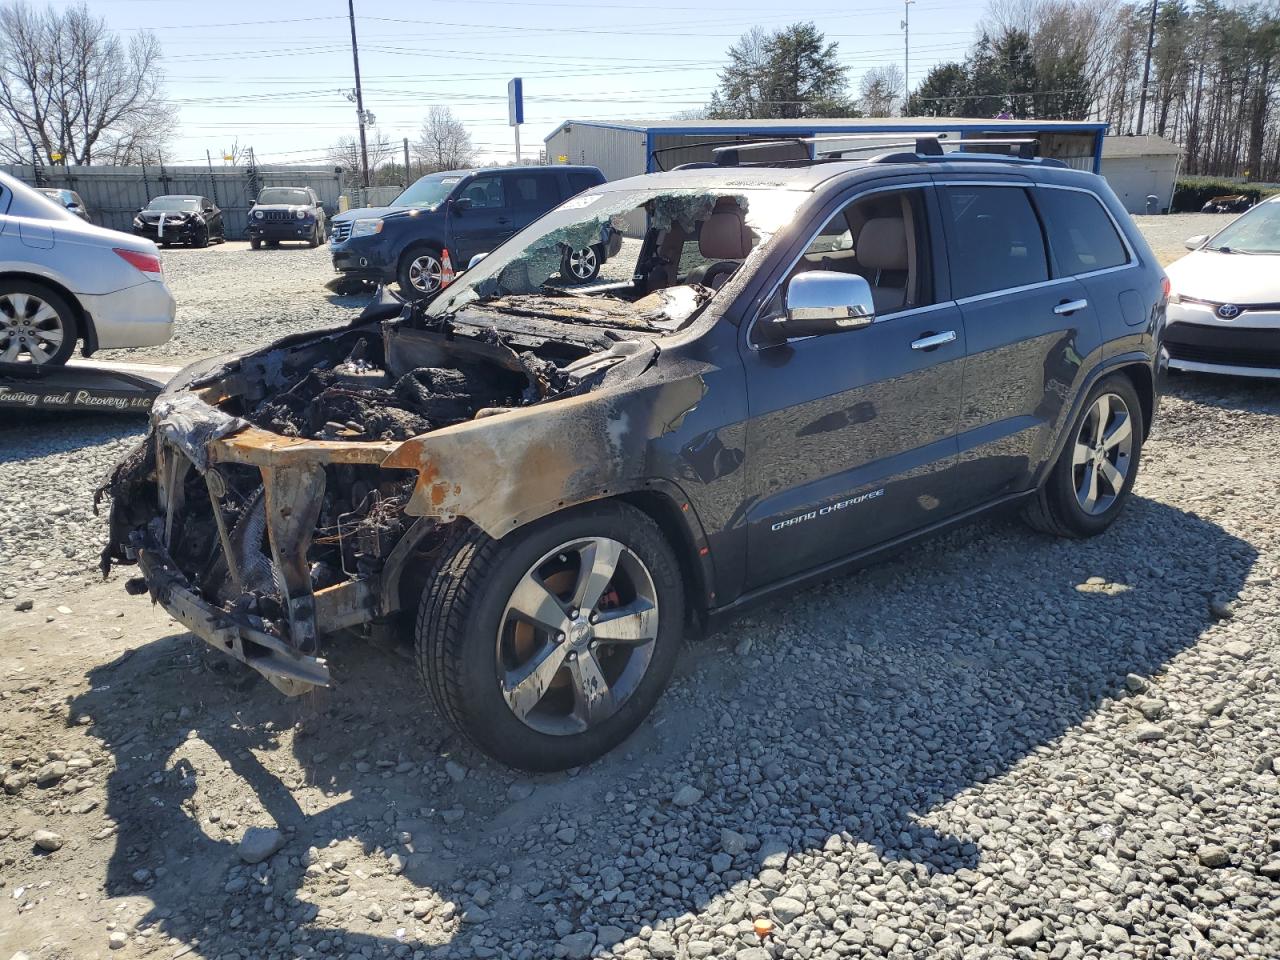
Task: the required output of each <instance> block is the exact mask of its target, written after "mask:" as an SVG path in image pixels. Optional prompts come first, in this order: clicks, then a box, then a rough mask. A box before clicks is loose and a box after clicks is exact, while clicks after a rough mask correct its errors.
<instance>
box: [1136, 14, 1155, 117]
mask: <svg viewBox="0 0 1280 960" xmlns="http://www.w3.org/2000/svg"><path fill="white" fill-rule="evenodd" d="M1159 7H1160V0H1151V26H1150V27H1149V28H1148V30H1147V60H1146V63H1144V64H1143V65H1142V96H1141V97H1139V98H1138V129H1137V130H1135V131H1134V133H1136V134H1138V135H1139V136H1141V135H1142V127H1143V124H1144V122H1145V121H1146V119H1147V84H1148V83H1149V82H1150V80H1151V50H1152V48H1153V47H1154V46H1155V43H1156V11H1157V10H1158V9H1159Z"/></svg>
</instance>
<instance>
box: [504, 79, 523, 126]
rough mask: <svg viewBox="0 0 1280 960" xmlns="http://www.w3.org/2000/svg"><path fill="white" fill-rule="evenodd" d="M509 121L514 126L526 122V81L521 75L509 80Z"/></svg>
mask: <svg viewBox="0 0 1280 960" xmlns="http://www.w3.org/2000/svg"><path fill="white" fill-rule="evenodd" d="M507 123H508V124H509V125H510V126H513V127H518V126H520V124H522V123H524V81H523V80H521V79H520V78H519V77H512V78H511V79H510V80H508V81H507Z"/></svg>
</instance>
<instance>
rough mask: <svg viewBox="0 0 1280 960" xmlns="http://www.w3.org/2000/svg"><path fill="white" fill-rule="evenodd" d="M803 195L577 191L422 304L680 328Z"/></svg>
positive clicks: (727, 190)
mask: <svg viewBox="0 0 1280 960" xmlns="http://www.w3.org/2000/svg"><path fill="white" fill-rule="evenodd" d="M805 196H806V194H804V193H800V192H796V191H787V190H761V189H736V188H733V187H729V186H725V187H723V188H716V189H699V188H671V189H667V190H652V189H650V190H621V191H611V192H608V191H606V192H600V193H585V194H581V195H579V196H577V197H574V198H573V199H572V200H569V201H568V202H566V203H564V204H562V205H561V206H560V207H558V208H556V209H555V210H553V211H552V212H551V213H549V214H547V215H546V216H545V217H543V218H542V219H541V220H538V221H537V222H535V223H534V224H533V225H532V226H530V227H528V228H526V229H525V230H524V231H522V232H521V233H518V234H517V235H516V236H515V237H513V238H512V239H511V240H509V241H507V242H506V243H504V244H502V245H501V246H500V247H499V248H498V249H497V250H495V251H494V252H493V253H491V254H490V255H489V256H487V257H486V258H485V259H484V260H482V261H481V262H480V263H478V264H477V265H476V266H475V267H473V268H471V269H470V270H467V271H466V272H465V273H463V274H462V275H461V276H460V277H459V278H458V280H457V282H456V283H455V284H454V285H453V287H451V288H450V289H448V290H446V291H445V292H444V293H443V294H441V295H440V296H439V297H437V298H436V300H435V301H433V302H432V303H431V305H430V306H429V307H428V308H427V315H428V316H434V317H443V316H446V315H449V314H452V313H455V312H456V311H458V310H459V309H462V308H463V307H468V306H471V307H481V308H483V309H485V310H495V311H501V312H503V313H508V314H517V315H530V316H539V317H551V318H553V319H562V320H565V321H568V322H578V323H585V324H588V325H603V326H610V327H637V328H642V329H643V328H650V329H678V328H679V327H680V326H681V325H683V323H684V322H686V321H687V320H688V319H689V318H691V317H692V316H693V315H694V314H696V313H697V312H698V311H699V310H700V309H701V308H702V307H703V306H704V305H705V304H706V303H707V302H708V301H709V300H710V299H711V298H712V297H713V296H714V295H715V293H716V291H718V290H719V289H720V288H721V287H723V286H724V285H725V284H726V283H727V282H728V281H729V279H730V278H731V277H732V276H733V274H734V273H735V271H736V270H737V269H738V267H739V266H740V265H741V263H742V261H743V260H745V259H746V258H747V256H748V255H750V253H751V251H752V250H754V249H755V248H757V247H759V246H760V245H761V244H763V243H766V242H767V241H769V240H770V239H771V238H772V237H773V235H774V234H775V233H776V232H777V231H778V229H779V228H780V227H782V226H784V225H785V224H786V223H788V222H789V221H790V220H791V218H792V217H793V216H794V215H795V212H796V209H797V208H798V207H799V205H800V203H801V202H802V201H803V200H804V198H805Z"/></svg>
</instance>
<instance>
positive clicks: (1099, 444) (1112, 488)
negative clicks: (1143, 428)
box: [1071, 393, 1133, 517]
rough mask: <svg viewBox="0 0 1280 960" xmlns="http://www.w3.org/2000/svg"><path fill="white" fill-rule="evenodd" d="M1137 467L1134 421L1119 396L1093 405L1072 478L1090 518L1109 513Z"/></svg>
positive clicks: (1082, 427)
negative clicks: (1135, 462)
mask: <svg viewBox="0 0 1280 960" xmlns="http://www.w3.org/2000/svg"><path fill="white" fill-rule="evenodd" d="M1132 463H1133V417H1132V416H1130V414H1129V406H1128V404H1126V403H1125V402H1124V399H1123V398H1122V397H1120V396H1119V395H1118V394H1114V393H1104V394H1102V395H1101V396H1100V397H1098V399H1096V400H1095V401H1094V402H1093V406H1091V407H1090V408H1089V412H1088V413H1087V414H1086V415H1085V418H1084V420H1083V422H1082V423H1081V424H1080V430H1079V432H1078V433H1077V434H1076V440H1075V447H1074V449H1073V450H1072V454H1071V474H1072V481H1073V485H1074V487H1075V491H1076V502H1077V503H1079V505H1080V509H1082V510H1083V511H1084V512H1085V513H1087V514H1089V515H1090V516H1095V517H1096V516H1098V515H1100V514H1103V513H1106V512H1107V511H1108V510H1110V509H1111V506H1112V505H1113V504H1114V503H1115V502H1116V500H1117V499H1118V498H1119V497H1120V493H1121V491H1122V490H1123V489H1124V484H1125V480H1127V479H1128V476H1129V470H1130V467H1131V465H1132Z"/></svg>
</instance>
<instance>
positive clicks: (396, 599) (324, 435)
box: [99, 312, 646, 693]
mask: <svg viewBox="0 0 1280 960" xmlns="http://www.w3.org/2000/svg"><path fill="white" fill-rule="evenodd" d="M406 315H407V312H406ZM518 339H519V338H516V339H515V340H513V339H512V338H510V337H500V336H499V335H498V334H497V333H496V332H495V331H492V330H489V331H485V330H484V329H477V330H474V331H472V332H471V334H469V335H468V334H463V333H460V332H458V331H456V330H453V329H451V328H450V329H436V330H431V329H423V328H420V327H415V326H413V325H411V324H410V323H409V322H407V321H406V320H403V319H394V320H389V321H385V322H365V323H361V324H357V325H354V326H352V327H350V328H347V329H343V330H338V331H331V332H327V333H321V334H310V335H304V336H300V337H293V338H290V339H287V340H284V341H281V342H279V343H277V344H275V345H273V346H271V347H269V348H267V349H265V350H261V351H257V352H255V353H250V354H246V355H244V356H241V357H237V358H233V359H230V360H222V361H211V362H207V363H205V364H201V365H197V366H195V367H193V368H188V370H187V371H184V373H183V374H182V375H180V377H179V378H178V380H177V381H175V382H174V383H173V384H171V385H170V387H169V388H168V389H167V390H166V392H165V393H164V394H163V395H162V396H161V397H160V398H159V400H157V402H156V404H155V407H154V409H153V412H152V419H151V430H150V432H149V434H148V436H147V437H146V439H145V440H144V441H143V443H142V444H141V445H140V446H139V447H138V448H137V449H135V450H134V451H133V452H132V453H131V454H130V455H129V456H127V457H126V458H125V459H124V460H123V461H122V462H121V463H120V464H118V465H117V467H116V468H115V469H114V471H113V472H112V474H111V475H110V476H109V477H108V478H107V480H106V482H105V483H104V485H103V487H102V489H101V490H100V492H99V496H100V497H102V496H106V497H108V498H110V500H111V515H110V533H109V538H108V543H107V545H106V547H105V549H104V551H103V569H104V573H105V572H106V571H107V570H109V569H110V567H111V566H112V565H113V564H133V563H136V564H137V565H138V566H139V568H140V571H141V574H142V578H143V580H145V587H144V586H143V583H142V582H140V581H138V580H134V581H130V587H131V589H132V590H133V592H139V593H140V592H143V591H144V590H145V591H147V592H149V593H150V595H151V597H152V599H153V600H154V601H155V602H158V603H160V604H161V605H162V606H164V608H165V609H166V610H167V611H168V612H169V613H170V614H171V615H172V616H174V617H175V618H176V619H177V620H179V621H180V622H181V623H182V624H184V625H185V626H186V627H187V628H188V629H190V630H191V631H192V632H193V633H194V634H196V635H197V636H199V637H201V638H202V639H204V640H205V641H206V642H208V643H209V644H211V645H212V646H214V647H216V648H218V649H219V650H221V651H222V652H224V653H226V654H228V655H230V656H232V657H234V658H235V659H237V660H240V661H242V662H244V663H246V664H248V665H249V666H251V667H253V668H254V669H255V670H257V671H259V672H260V673H262V674H263V675H265V676H266V677H267V678H268V679H269V680H270V681H271V682H272V683H273V684H275V685H276V686H277V687H279V688H280V689H281V690H283V691H284V692H286V693H300V692H303V691H305V690H308V689H310V688H312V687H313V686H324V685H328V683H329V680H330V677H329V670H328V667H327V665H326V662H325V660H324V658H323V657H322V656H321V648H322V644H321V641H322V639H323V638H324V637H325V635H327V634H332V633H334V632H336V631H340V630H343V629H346V628H367V627H368V626H369V625H370V624H374V623H376V622H379V621H380V620H382V619H383V618H390V617H392V616H393V615H394V614H396V613H397V612H398V611H400V610H401V609H404V608H406V607H408V606H409V605H410V604H413V603H415V602H416V599H417V595H418V593H419V592H420V591H421V589H422V577H424V576H425V575H426V571H427V570H429V569H430V566H431V554H432V553H433V551H435V550H436V549H438V547H439V546H440V544H441V543H442V542H443V541H444V539H445V538H446V536H447V534H448V532H449V531H450V529H451V528H452V527H453V525H454V524H455V523H457V522H467V523H470V522H476V521H474V520H473V519H472V518H471V517H470V514H471V513H474V514H476V515H477V516H479V517H480V518H481V519H480V521H479V525H480V526H482V527H484V526H485V519H484V518H485V517H486V514H485V510H484V509H482V508H481V507H480V506H479V505H480V504H481V503H493V504H494V505H495V507H496V508H497V509H501V510H507V509H509V506H508V505H507V504H504V503H501V498H500V497H499V498H498V499H497V500H495V499H494V498H493V497H492V496H490V493H491V492H494V491H493V490H492V484H493V478H492V477H490V476H484V475H483V474H484V473H485V472H486V471H487V472H490V473H492V472H494V470H495V464H494V462H493V460H492V459H491V458H484V457H481V458H478V459H476V460H475V462H474V465H472V464H471V463H470V462H469V461H468V460H467V459H466V458H459V457H457V456H456V453H455V451H456V450H458V449H468V448H469V447H470V446H472V445H474V446H475V447H476V448H477V449H481V450H501V449H504V448H506V449H512V448H513V447H514V446H515V445H516V444H520V445H521V451H515V450H512V457H513V462H514V463H516V465H517V466H518V461H519V458H520V457H521V456H531V455H534V454H532V453H530V451H529V444H532V445H533V446H538V436H539V434H540V433H541V435H543V436H544V437H546V438H551V439H548V442H547V443H544V444H543V447H542V449H543V450H544V452H545V447H546V446H547V445H548V444H549V446H550V447H551V448H554V447H555V441H554V439H553V438H554V436H555V435H556V434H557V432H558V431H559V430H560V427H559V426H555V425H548V426H544V427H536V426H535V427H534V428H530V427H529V422H530V421H529V420H527V419H525V418H526V417H529V416H531V415H532V416H533V418H534V419H533V421H532V422H533V423H534V424H537V423H538V422H539V419H538V417H537V415H538V414H539V413H540V411H545V410H547V409H550V408H551V407H553V406H558V405H559V404H561V403H564V402H569V401H571V400H572V399H573V398H574V397H575V396H576V397H579V398H581V399H585V398H586V394H587V393H589V392H590V391H592V390H593V389H595V388H597V387H599V386H600V385H601V384H602V383H603V382H605V381H606V380H607V379H610V378H611V377H612V375H613V374H614V373H615V372H616V371H617V370H618V369H619V368H620V367H627V366H631V367H635V366H636V364H635V359H636V357H635V354H636V352H637V351H636V350H635V349H634V348H637V347H643V346H646V345H641V344H638V343H630V344H626V345H625V348H624V345H619V344H617V343H612V344H611V343H610V341H609V340H608V339H602V340H601V341H600V342H599V343H591V342H586V343H581V342H579V343H575V342H572V341H570V340H568V339H565V340H556V339H553V338H541V339H540V338H529V339H527V340H526V341H525V342H524V343H520V342H516V341H518ZM641 352H644V351H643V350H642V351H641ZM628 361H630V362H628ZM522 415H523V416H522ZM510 421H518V422H517V423H510ZM521 424H523V426H522V425H521ZM450 434H456V435H457V436H454V437H453V438H452V439H450V436H449V435H450ZM435 437H440V438H441V439H442V442H443V444H444V445H443V447H442V449H441V451H440V456H439V457H433V456H432V451H431V447H432V442H433V438H435ZM459 445H460V446H459ZM578 449H583V448H581V447H579V448H578ZM551 455H552V456H554V450H553V452H552V454H551ZM580 467H581V465H580V464H579V465H578V466H575V467H573V468H572V469H570V470H568V471H566V472H565V474H564V477H563V478H562V479H563V480H564V483H562V484H561V486H560V487H558V488H555V489H552V490H551V491H550V495H552V496H564V495H567V494H566V493H565V486H566V484H567V485H568V486H572V484H571V483H570V482H569V478H570V477H571V476H572V475H578V474H580V473H581V470H580ZM498 469H501V467H499V468H498ZM554 472H555V471H552V473H554ZM590 472H591V471H590V470H588V471H587V473H590ZM545 479H546V478H545V477H544V478H543V480H544V481H545ZM498 492H499V493H500V492H501V491H498ZM507 492H508V494H509V493H510V491H507ZM469 504H470V505H471V506H472V507H473V509H470V510H468V505H469ZM488 522H489V523H491V524H492V523H494V521H493V520H492V518H490V519H489V520H488ZM494 532H495V533H496V532H498V531H496V530H495V531H494Z"/></svg>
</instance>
